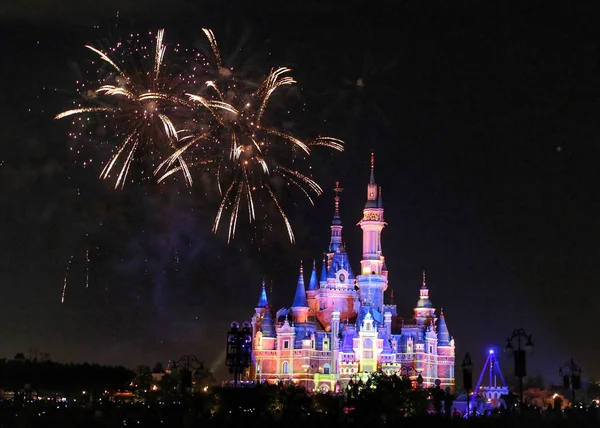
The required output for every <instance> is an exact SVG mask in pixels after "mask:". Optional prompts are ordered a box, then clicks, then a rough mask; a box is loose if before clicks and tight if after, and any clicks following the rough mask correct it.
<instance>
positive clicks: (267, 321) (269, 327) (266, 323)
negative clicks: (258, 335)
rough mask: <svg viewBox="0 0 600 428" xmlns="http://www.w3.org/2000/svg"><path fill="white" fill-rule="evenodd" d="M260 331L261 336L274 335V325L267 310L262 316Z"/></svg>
mask: <svg viewBox="0 0 600 428" xmlns="http://www.w3.org/2000/svg"><path fill="white" fill-rule="evenodd" d="M260 331H261V332H262V335H263V337H273V338H274V337H275V325H274V324H273V319H271V314H270V313H269V312H268V311H267V313H266V314H265V316H264V318H263V321H262V324H261V326H260Z"/></svg>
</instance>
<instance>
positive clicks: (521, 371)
mask: <svg viewBox="0 0 600 428" xmlns="http://www.w3.org/2000/svg"><path fill="white" fill-rule="evenodd" d="M515 339H516V342H517V347H516V348H515V347H514V346H513V341H514V340H515ZM522 341H526V342H525V345H524V347H523V345H522ZM507 342H508V343H507V344H506V348H505V349H504V351H505V352H506V353H511V352H512V353H513V356H514V358H515V376H516V377H517V378H518V379H519V402H520V405H521V407H522V406H523V378H524V377H525V376H527V361H526V352H533V342H532V341H531V335H530V334H527V333H526V332H525V330H523V329H522V328H517V329H515V330H513V332H512V335H511V337H509V338H508V339H507Z"/></svg>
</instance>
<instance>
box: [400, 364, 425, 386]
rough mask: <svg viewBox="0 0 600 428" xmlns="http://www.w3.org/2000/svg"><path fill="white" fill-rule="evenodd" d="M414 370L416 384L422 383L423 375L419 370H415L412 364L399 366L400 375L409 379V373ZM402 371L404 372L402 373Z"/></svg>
mask: <svg viewBox="0 0 600 428" xmlns="http://www.w3.org/2000/svg"><path fill="white" fill-rule="evenodd" d="M412 372H414V373H415V374H416V375H418V376H417V379H416V382H417V385H418V386H421V385H423V376H421V372H420V371H417V369H415V368H414V367H413V366H400V377H402V378H404V379H410V373H412ZM402 373H404V374H402Z"/></svg>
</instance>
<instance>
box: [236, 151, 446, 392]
mask: <svg viewBox="0 0 600 428" xmlns="http://www.w3.org/2000/svg"><path fill="white" fill-rule="evenodd" d="M341 190H342V189H340V188H339V186H338V188H336V189H335V191H336V196H335V211H334V215H333V220H332V222H331V239H330V243H329V247H328V250H327V252H326V253H325V254H324V257H323V261H322V265H321V267H320V275H318V274H317V267H316V265H315V263H313V266H312V271H311V273H310V278H309V280H308V287H307V286H306V282H305V275H304V271H303V269H302V266H300V276H299V278H298V283H297V285H296V293H295V297H294V301H293V303H292V305H291V306H290V307H289V308H282V309H280V310H279V311H277V312H276V313H274V312H272V310H271V306H270V304H269V301H268V298H267V292H266V289H265V286H264V283H263V287H262V292H261V294H260V298H259V300H258V304H257V307H256V308H255V313H254V316H253V317H252V328H253V342H252V347H253V355H254V364H253V366H252V367H251V369H250V371H249V373H248V375H249V377H250V379H252V380H258V381H262V382H265V381H266V382H279V381H292V382H295V383H298V384H301V385H304V386H305V387H306V388H307V389H309V390H318V391H336V390H339V389H340V388H343V387H344V386H345V384H346V383H347V382H349V381H350V379H352V378H354V379H355V380H356V378H357V377H363V378H364V377H366V376H368V373H371V372H374V371H383V372H386V373H390V374H391V373H398V374H399V375H409V376H410V377H411V378H413V379H416V378H417V377H418V375H419V374H420V375H421V376H422V378H423V386H432V385H434V384H435V383H436V380H439V381H440V382H441V384H440V386H441V387H442V388H446V387H450V388H453V387H454V364H455V343H454V339H453V338H452V337H451V336H450V333H449V331H448V326H447V325H446V320H445V318H444V314H443V311H442V312H440V314H439V316H438V315H437V314H436V309H435V308H434V306H433V304H432V302H431V300H430V299H429V289H428V287H427V284H426V279H425V272H423V283H422V285H421V288H420V290H419V299H418V301H417V304H416V307H415V308H414V315H413V317H412V318H410V319H402V318H400V317H399V316H398V315H397V310H396V305H395V303H394V297H393V296H394V293H393V291H392V292H391V296H390V301H389V302H387V304H386V303H385V302H384V293H385V291H386V290H387V288H388V270H387V267H386V263H385V258H384V256H383V253H382V247H381V232H382V230H383V228H384V227H385V225H386V223H385V221H384V216H383V214H384V210H383V202H382V192H381V188H380V187H378V186H377V184H376V183H375V174H374V159H373V156H372V155H371V177H370V180H369V184H368V185H367V203H366V204H365V208H364V210H363V218H362V219H361V220H360V222H359V225H360V227H361V229H362V231H363V245H362V247H363V248H362V260H361V262H360V271H359V274H358V275H355V273H354V271H353V270H352V267H351V266H350V262H349V259H348V254H347V253H346V248H345V246H344V243H343V240H342V229H343V226H342V222H341V218H340V209H339V202H340V196H339V194H340V191H341Z"/></svg>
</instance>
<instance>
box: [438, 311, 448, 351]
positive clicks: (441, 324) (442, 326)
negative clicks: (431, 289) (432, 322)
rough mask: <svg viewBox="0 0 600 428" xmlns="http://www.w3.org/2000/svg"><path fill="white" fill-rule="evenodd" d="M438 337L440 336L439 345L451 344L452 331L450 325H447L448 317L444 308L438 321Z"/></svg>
mask: <svg viewBox="0 0 600 428" xmlns="http://www.w3.org/2000/svg"><path fill="white" fill-rule="evenodd" d="M437 337H438V345H439V346H449V345H450V340H451V338H450V332H449V331H448V326H447V325H446V318H445V317H444V310H443V309H442V310H441V311H440V319H439V321H438V328H437Z"/></svg>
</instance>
